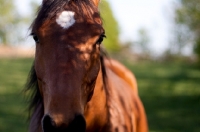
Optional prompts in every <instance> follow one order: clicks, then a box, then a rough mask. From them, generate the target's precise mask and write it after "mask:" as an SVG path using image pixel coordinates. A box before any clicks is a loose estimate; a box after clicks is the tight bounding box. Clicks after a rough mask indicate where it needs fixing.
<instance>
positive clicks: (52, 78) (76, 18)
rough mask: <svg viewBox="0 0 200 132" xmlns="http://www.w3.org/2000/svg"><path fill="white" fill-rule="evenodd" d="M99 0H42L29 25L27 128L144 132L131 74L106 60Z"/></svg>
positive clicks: (34, 131) (51, 131)
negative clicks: (33, 45) (31, 42)
mask: <svg viewBox="0 0 200 132" xmlns="http://www.w3.org/2000/svg"><path fill="white" fill-rule="evenodd" d="M98 3H99V0H43V2H42V5H41V7H40V10H39V12H38V15H37V17H36V19H35V21H34V22H33V24H32V33H31V34H32V36H33V38H34V40H35V42H36V53H35V61H34V64H33V67H32V70H31V74H30V79H29V81H28V83H27V84H28V85H27V88H26V90H28V91H31V92H32V96H31V104H30V110H31V113H30V114H31V115H30V126H29V131H30V132H85V131H86V132H147V131H148V125H147V121H146V115H145V111H144V108H143V105H142V103H141V101H140V99H139V97H138V94H137V84H136V80H135V78H134V76H133V75H132V73H131V72H130V71H129V70H128V69H126V68H125V67H124V66H123V65H122V64H120V63H119V62H117V61H115V60H112V59H106V57H105V55H104V54H103V51H102V49H101V47H100V44H101V42H102V41H103V38H104V37H105V32H104V29H103V27H102V20H101V18H100V14H99V11H98Z"/></svg>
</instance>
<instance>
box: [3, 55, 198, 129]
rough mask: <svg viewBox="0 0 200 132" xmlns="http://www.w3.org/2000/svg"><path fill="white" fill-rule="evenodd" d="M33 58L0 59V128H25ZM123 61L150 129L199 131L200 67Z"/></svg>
mask: <svg viewBox="0 0 200 132" xmlns="http://www.w3.org/2000/svg"><path fill="white" fill-rule="evenodd" d="M32 62H33V59H0V64H1V65H0V80H1V81H0V131H1V132H27V127H28V124H27V121H26V117H27V111H26V108H27V104H26V103H25V101H23V99H24V98H23V97H24V95H23V94H22V93H21V91H22V89H23V87H24V84H25V82H26V77H27V75H28V72H29V70H30V68H31V64H32ZM124 63H125V64H126V65H127V66H128V67H129V68H130V69H131V70H132V71H133V72H134V73H135V76H136V78H137V81H138V86H139V93H140V97H141V99H142V101H143V103H144V106H145V110H146V113H147V117H148V122H149V128H150V132H151V131H152V132H153V131H158V132H176V131H177V132H179V131H180V132H185V131H186V132H195V131H196V132H198V131H200V126H199V124H198V123H199V122H200V118H199V117H200V112H199V111H200V105H199V104H200V82H199V80H200V71H199V70H198V69H195V68H193V67H191V66H190V65H189V64H187V65H183V64H181V63H152V62H143V63H141V62H140V63H135V64H132V63H130V62H126V61H124Z"/></svg>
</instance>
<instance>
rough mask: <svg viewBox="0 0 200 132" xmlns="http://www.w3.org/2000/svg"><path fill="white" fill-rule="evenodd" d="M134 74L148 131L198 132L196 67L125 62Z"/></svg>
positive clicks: (199, 85) (199, 111)
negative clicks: (143, 107) (145, 115)
mask: <svg viewBox="0 0 200 132" xmlns="http://www.w3.org/2000/svg"><path fill="white" fill-rule="evenodd" d="M125 64H126V65H127V66H128V67H129V69H131V70H132V71H133V73H134V74H135V76H136V78H137V81H138V87H139V94H140V97H141V100H142V102H143V104H144V106H145V110H146V113H147V118H148V122H149V128H150V131H161V132H200V125H199V123H200V118H199V117H200V70H199V69H195V68H193V67H192V66H190V65H189V64H172V63H169V64H167V63H152V62H146V63H139V64H130V63H125Z"/></svg>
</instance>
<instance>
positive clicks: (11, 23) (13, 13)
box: [0, 0, 21, 45]
mask: <svg viewBox="0 0 200 132" xmlns="http://www.w3.org/2000/svg"><path fill="white" fill-rule="evenodd" d="M0 9H1V10H0V16H1V19H0V44H3V45H7V44H9V43H11V42H12V41H15V39H14V38H16V37H18V36H15V35H17V34H19V33H16V32H15V30H16V29H17V28H16V26H17V25H18V24H19V23H20V19H21V17H20V15H19V14H18V12H17V10H16V8H15V5H14V1H13V0H0ZM13 37H14V38H13Z"/></svg>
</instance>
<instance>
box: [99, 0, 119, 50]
mask: <svg viewBox="0 0 200 132" xmlns="http://www.w3.org/2000/svg"><path fill="white" fill-rule="evenodd" d="M100 13H101V16H102V18H103V26H104V28H105V32H106V36H107V38H106V39H104V41H103V44H104V46H105V48H106V49H107V50H108V51H109V52H117V51H119V50H120V44H119V29H118V23H117V21H116V19H115V18H114V16H113V13H112V10H111V8H110V6H109V4H108V2H107V1H105V0H104V1H102V2H101V4H100Z"/></svg>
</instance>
